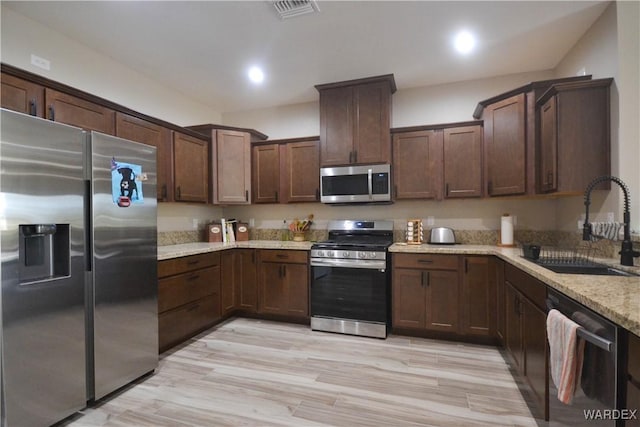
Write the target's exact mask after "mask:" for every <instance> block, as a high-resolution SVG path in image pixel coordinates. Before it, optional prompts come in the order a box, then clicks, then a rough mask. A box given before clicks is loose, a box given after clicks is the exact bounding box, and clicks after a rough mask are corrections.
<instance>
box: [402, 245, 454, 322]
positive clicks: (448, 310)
mask: <svg viewBox="0 0 640 427" xmlns="http://www.w3.org/2000/svg"><path fill="white" fill-rule="evenodd" d="M458 266H459V260H458V256H456V255H449V256H447V255H444V256H443V255H432V254H424V255H422V254H420V255H416V254H394V255H393V279H392V280H393V283H392V301H393V302H392V304H393V308H392V317H393V319H392V323H393V327H394V328H408V329H417V330H429V331H439V332H450V333H458V332H459V328H460V321H459V313H460V310H459V299H460V277H459V270H458Z"/></svg>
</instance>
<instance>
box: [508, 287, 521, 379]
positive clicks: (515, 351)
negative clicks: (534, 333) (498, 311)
mask: <svg viewBox="0 0 640 427" xmlns="http://www.w3.org/2000/svg"><path fill="white" fill-rule="evenodd" d="M504 298H505V321H506V327H505V346H506V347H507V350H508V351H509V354H511V357H512V358H513V360H514V362H515V364H516V367H517V368H518V370H519V371H521V372H522V370H523V362H522V359H523V354H522V324H521V323H522V321H521V316H520V313H521V296H520V293H519V292H518V291H516V290H515V288H514V287H513V286H512V285H511V283H509V282H508V281H507V282H505V292H504Z"/></svg>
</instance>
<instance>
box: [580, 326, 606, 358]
mask: <svg viewBox="0 0 640 427" xmlns="http://www.w3.org/2000/svg"><path fill="white" fill-rule="evenodd" d="M577 334H578V337H580V338H582V339H583V340H585V341H587V342H590V343H591V344H593V345H595V346H596V347H599V348H601V349H603V350H606V351H608V352H609V353H611V351H613V342H612V341H609V340H608V339H606V338H602V337H601V336H599V335H596V334H594V333H593V332H590V331H588V330H586V329H585V328H584V326H580V327H579V328H578V330H577Z"/></svg>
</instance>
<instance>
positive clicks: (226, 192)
mask: <svg viewBox="0 0 640 427" xmlns="http://www.w3.org/2000/svg"><path fill="white" fill-rule="evenodd" d="M212 153H213V154H212V162H211V165H212V169H213V179H214V181H213V182H214V189H213V203H214V204H236V205H237V204H244V205H248V204H249V203H250V200H249V195H250V192H251V139H250V137H249V134H248V133H247V132H238V131H232V130H217V131H215V138H214V141H213V150H212Z"/></svg>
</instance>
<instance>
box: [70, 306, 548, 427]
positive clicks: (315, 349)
mask: <svg viewBox="0 0 640 427" xmlns="http://www.w3.org/2000/svg"><path fill="white" fill-rule="evenodd" d="M62 425H65V426H73V427H85V426H113V427H125V426H126V427H134V426H135V427H143V426H153V427H156V426H170V427H179V426H296V427H299V426H309V427H314V426H345V427H357V426H363V427H364V426H367V427H368V426H437V427H444V426H536V425H537V424H536V420H535V419H534V418H533V417H532V415H531V413H530V411H529V409H528V407H527V406H526V404H525V401H524V400H523V398H522V396H521V394H520V392H519V391H518V387H517V384H516V382H515V380H514V379H513V377H512V375H511V373H510V372H509V369H508V367H507V365H506V363H505V362H504V360H503V358H502V356H501V354H500V352H499V351H498V350H497V349H495V348H492V347H485V346H480V345H471V344H460V343H452V342H444V341H435V340H427V339H420V338H409V337H401V336H390V337H389V338H387V339H386V340H378V339H374V338H363V337H353V336H348V335H337V334H330V333H323V332H313V331H311V330H310V329H309V327H308V326H304V325H294V324H286V323H277V322H268V321H262V320H254V319H242V318H238V319H233V320H231V321H229V322H227V323H225V324H222V325H219V326H217V327H215V328H212V329H210V330H208V331H207V332H205V333H203V334H201V335H199V336H198V337H196V338H194V339H193V340H191V341H189V342H188V343H187V344H185V345H183V346H181V347H179V348H177V349H174V350H172V351H170V352H167V353H164V354H163V355H162V356H161V360H160V366H159V368H158V369H157V371H156V373H155V374H154V375H151V376H148V377H146V378H144V379H141V380H139V381H138V382H137V383H136V384H135V385H133V386H131V387H127V388H125V389H124V390H122V391H120V392H118V393H116V394H115V395H112V396H110V397H109V398H107V399H105V400H103V401H101V402H99V403H98V404H97V405H95V406H94V407H92V408H88V409H85V410H83V411H82V413H79V414H77V415H75V416H74V417H72V418H70V419H68V420H66V421H65V422H64V423H63V424H62Z"/></svg>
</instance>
